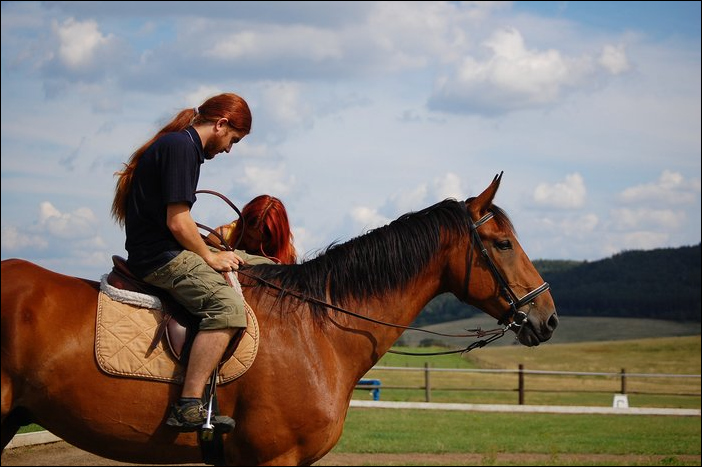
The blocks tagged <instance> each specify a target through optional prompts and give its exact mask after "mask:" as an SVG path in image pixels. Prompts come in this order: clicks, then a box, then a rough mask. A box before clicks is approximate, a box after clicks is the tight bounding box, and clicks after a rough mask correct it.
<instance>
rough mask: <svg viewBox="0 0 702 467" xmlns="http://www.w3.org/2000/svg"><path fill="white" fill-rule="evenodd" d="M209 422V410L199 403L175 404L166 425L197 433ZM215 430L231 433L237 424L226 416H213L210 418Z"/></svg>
mask: <svg viewBox="0 0 702 467" xmlns="http://www.w3.org/2000/svg"><path fill="white" fill-rule="evenodd" d="M206 421H207V410H206V409H205V407H203V405H202V404H200V403H199V402H186V403H184V404H182V405H181V404H179V403H176V404H173V407H172V408H171V414H170V415H169V416H168V420H166V425H168V426H172V427H174V428H177V429H178V431H183V432H186V431H196V430H199V429H200V428H202V426H203V425H204V424H205V422H206ZM210 422H211V423H212V425H213V427H214V429H215V430H216V431H218V432H222V433H229V432H230V431H231V430H232V429H233V428H234V426H235V425H236V423H235V422H234V420H233V419H232V418H230V417H227V416H225V415H212V417H211V418H210Z"/></svg>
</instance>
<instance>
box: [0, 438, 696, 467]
mask: <svg viewBox="0 0 702 467" xmlns="http://www.w3.org/2000/svg"><path fill="white" fill-rule="evenodd" d="M700 459H701V456H637V455H622V456H617V455H602V454H592V455H588V454H578V455H563V454H494V455H493V454H491V455H483V454H462V453H449V454H335V453H331V454H327V456H326V457H324V458H323V459H322V460H320V461H319V462H317V463H316V464H314V465H316V466H326V465H346V466H352V465H405V464H406V463H408V462H411V463H412V464H414V465H492V466H494V465H588V464H591V463H592V462H593V461H594V462H597V463H598V464H600V465H662V464H663V462H665V463H666V464H668V465H700ZM2 465H3V466H6V465H33V466H40V465H94V466H102V465H140V464H129V463H125V462H117V461H113V460H109V459H104V458H102V457H98V456H96V455H94V454H90V453H87V452H85V451H82V450H80V449H78V448H76V447H74V446H71V445H70V444H68V443H66V442H63V441H60V442H57V443H49V444H39V445H34V446H23V447H18V448H14V449H8V450H6V451H5V452H4V453H3V454H2ZM179 465H205V464H179Z"/></svg>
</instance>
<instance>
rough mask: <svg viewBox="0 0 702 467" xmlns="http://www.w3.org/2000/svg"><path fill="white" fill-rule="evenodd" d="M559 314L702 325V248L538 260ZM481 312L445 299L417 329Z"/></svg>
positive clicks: (424, 315)
mask: <svg viewBox="0 0 702 467" xmlns="http://www.w3.org/2000/svg"><path fill="white" fill-rule="evenodd" d="M534 265H535V266H536V268H537V269H538V270H539V272H540V273H541V275H542V277H543V278H544V280H545V281H546V282H548V283H549V284H551V294H552V295H553V299H554V301H555V302H556V307H557V309H558V313H559V314H560V315H570V316H608V317H619V318H624V317H631V318H633V317H639V318H655V319H666V320H673V321H694V322H699V321H700V316H701V315H702V311H701V310H702V304H701V299H700V284H701V281H702V275H701V270H702V251H701V249H700V244H697V245H695V246H686V247H680V248H662V249H656V250H646V251H641V250H635V251H625V252H622V253H618V254H616V255H614V256H612V257H610V258H605V259H602V260H598V261H592V262H588V261H564V260H535V261H534ZM476 313H480V312H479V311H478V310H475V309H474V308H472V307H470V306H467V305H464V304H462V303H460V302H459V301H458V300H456V298H455V297H453V295H448V294H446V295H441V296H439V297H437V298H435V299H434V300H432V301H431V302H430V303H429V304H428V305H427V306H426V308H425V309H424V310H423V311H422V313H420V315H419V316H418V318H417V320H415V323H414V325H415V326H426V325H428V324H434V323H441V322H445V321H454V320H458V319H463V318H468V317H470V316H472V315H474V314H476Z"/></svg>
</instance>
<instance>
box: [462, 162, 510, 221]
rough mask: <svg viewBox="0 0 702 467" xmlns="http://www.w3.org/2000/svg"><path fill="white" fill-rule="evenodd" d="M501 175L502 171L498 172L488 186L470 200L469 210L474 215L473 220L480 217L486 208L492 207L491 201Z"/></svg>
mask: <svg viewBox="0 0 702 467" xmlns="http://www.w3.org/2000/svg"><path fill="white" fill-rule="evenodd" d="M503 173H504V171H503V172H500V173H499V174H498V175H495V178H493V179H492V183H491V184H490V186H488V187H487V188H486V189H485V191H483V192H482V193H480V194H479V195H478V196H476V197H475V198H473V199H472V200H471V202H470V205H469V209H470V211H471V212H472V213H473V214H474V217H475V218H480V217H482V216H483V214H485V212H486V211H487V210H488V208H489V207H490V206H492V200H493V199H494V198H495V194H496V193H497V189H498V188H499V187H500V181H502V174H503ZM466 203H467V202H466ZM467 204H468V203H467Z"/></svg>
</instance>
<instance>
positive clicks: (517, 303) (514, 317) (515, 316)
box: [195, 190, 550, 356]
mask: <svg viewBox="0 0 702 467" xmlns="http://www.w3.org/2000/svg"><path fill="white" fill-rule="evenodd" d="M195 193H207V194H212V195H215V196H218V197H220V198H221V199H222V200H224V201H225V202H226V203H227V204H228V205H229V206H230V207H231V208H232V209H234V210H235V211H236V212H237V214H239V219H241V220H242V221H243V216H242V215H241V211H239V209H238V208H237V207H236V206H235V205H234V203H232V202H231V201H230V200H229V199H228V198H227V197H226V196H224V195H222V194H220V193H217V192H215V191H210V190H198V191H196V192H195ZM492 217H493V213H491V212H488V213H487V214H485V215H484V216H483V217H482V218H480V219H479V220H478V221H477V222H475V223H474V222H473V221H472V219H471V218H470V216H468V222H469V224H468V225H469V228H470V234H471V239H472V240H473V241H472V242H471V248H470V249H469V252H468V255H469V256H470V257H472V255H473V246H476V245H477V247H478V248H479V249H480V252H481V254H482V256H483V258H484V259H485V261H486V262H487V264H488V267H489V269H490V272H491V273H492V275H493V277H494V278H495V280H496V281H497V283H498V284H499V285H500V290H501V292H502V294H503V296H504V298H505V299H506V300H507V303H508V304H509V306H510V310H509V311H508V312H506V313H505V315H504V316H503V317H502V319H500V320H499V321H498V324H500V325H502V327H501V328H495V329H490V330H487V331H483V330H482V329H480V328H477V329H468V331H470V333H469V334H445V333H442V332H436V331H430V330H428V329H421V328H418V327H414V326H404V325H401V324H395V323H388V322H386V321H381V320H378V319H375V318H371V317H369V316H364V315H361V314H359V313H356V312H353V311H350V310H347V309H345V308H342V307H340V306H337V305H334V304H331V303H328V302H325V301H323V300H319V299H317V298H314V297H308V296H305V295H302V294H299V293H297V292H295V291H292V290H287V289H285V288H283V287H281V286H279V285H278V284H274V283H273V282H270V281H267V280H265V279H263V278H262V277H260V276H257V275H255V274H251V273H249V272H247V271H246V270H245V269H239V270H238V271H237V272H238V273H240V274H243V275H245V276H247V277H249V278H251V279H254V280H256V281H258V282H259V283H261V284H263V285H265V286H266V287H269V288H272V289H276V290H278V291H280V292H281V293H282V294H284V295H290V296H293V297H295V298H297V299H299V300H302V301H304V302H310V303H315V304H317V305H320V306H323V307H326V308H330V309H332V310H335V311H339V312H341V313H344V314H347V315H350V316H354V317H356V318H359V319H362V320H365V321H369V322H372V323H375V324H380V325H383V326H388V327H393V328H398V329H405V330H411V331H419V332H425V333H428V334H433V335H435V336H442V337H460V338H467V337H476V338H482V337H485V336H489V337H488V338H487V339H482V340H479V341H476V342H473V343H471V344H470V345H468V346H466V347H465V348H463V349H458V350H447V351H444V352H427V353H414V352H402V351H398V350H388V353H394V354H400V355H414V356H431V355H448V354H455V353H461V354H463V353H466V352H470V351H471V350H473V349H475V348H480V347H484V346H486V345H487V344H489V343H491V342H493V341H495V340H497V339H499V338H500V337H502V336H504V335H505V334H506V333H507V331H509V330H510V329H511V328H513V327H514V328H517V329H521V327H522V325H523V324H524V323H525V322H526V319H527V314H526V313H524V312H523V311H519V310H518V309H519V308H520V307H522V306H524V305H525V304H527V303H530V302H531V301H532V300H533V299H534V298H536V297H537V296H538V295H540V294H542V293H544V292H546V291H547V290H548V289H549V288H550V286H549V284H548V283H547V282H544V283H543V284H542V285H541V286H539V287H537V288H536V289H534V290H532V291H531V292H529V293H527V294H526V295H524V296H523V297H522V298H518V297H517V295H516V294H515V293H514V291H513V290H512V288H511V287H510V286H509V284H508V283H507V280H506V279H505V278H504V277H503V276H502V274H501V273H500V271H499V270H498V269H497V266H495V263H494V262H493V261H492V258H490V256H489V255H488V252H487V249H486V248H485V246H484V245H483V242H482V240H481V238H480V235H478V228H479V227H480V226H481V225H483V224H484V223H485V222H487V221H489V220H490V219H492ZM197 226H198V227H200V228H203V229H205V230H207V231H209V232H210V233H213V234H215V235H216V236H217V237H218V238H219V239H220V240H221V241H222V242H221V246H220V248H221V249H227V250H230V251H231V250H234V249H236V246H238V243H239V242H238V241H237V244H236V245H235V246H234V247H232V246H230V245H229V244H228V243H227V242H226V241H224V239H223V238H222V236H221V235H219V233H218V232H215V231H214V230H213V229H210V228H209V227H207V226H204V225H201V224H197ZM242 227H244V228H245V227H246V226H245V225H244V226H242ZM243 232H244V230H243V229H242V236H243ZM239 240H241V238H240V239H239ZM471 263H472V261H470V262H469V264H471ZM468 277H470V269H469V270H468ZM503 323H506V324H503ZM517 332H518V331H517Z"/></svg>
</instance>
